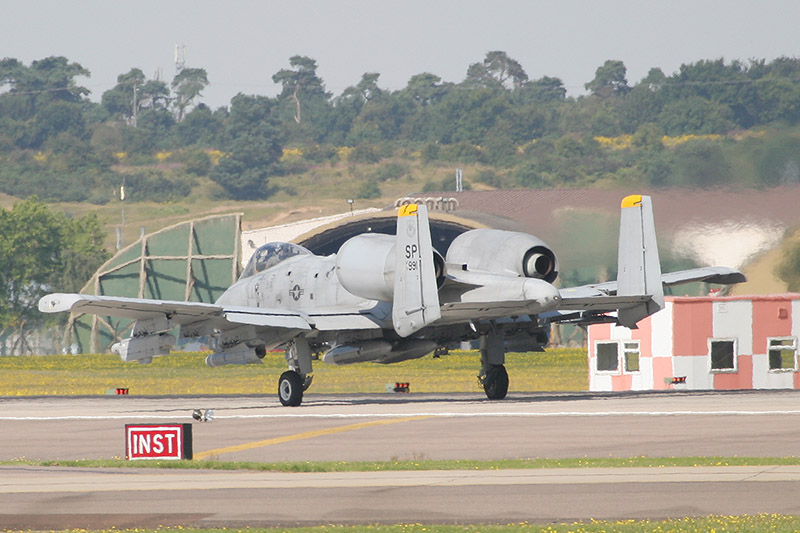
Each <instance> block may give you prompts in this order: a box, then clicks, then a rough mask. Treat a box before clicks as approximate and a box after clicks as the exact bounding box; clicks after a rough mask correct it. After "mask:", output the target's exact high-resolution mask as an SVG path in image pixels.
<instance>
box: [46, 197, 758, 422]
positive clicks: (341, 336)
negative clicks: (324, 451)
mask: <svg viewBox="0 0 800 533" xmlns="http://www.w3.org/2000/svg"><path fill="white" fill-rule="evenodd" d="M618 261H619V265H618V272H619V274H618V279H617V281H616V282H609V283H600V284H594V285H584V286H581V287H575V288H568V289H560V290H559V289H557V288H556V287H555V286H554V285H553V282H554V281H555V280H556V278H557V276H558V259H557V258H556V255H555V253H553V251H552V250H551V249H550V248H549V247H548V246H547V245H546V244H545V243H544V242H542V241H541V240H539V239H537V238H536V237H534V236H532V235H528V234H526V233H519V232H511V231H501V230H494V229H476V230H470V231H467V232H465V233H463V234H461V235H459V236H458V237H456V239H455V240H453V242H452V244H451V245H450V247H449V249H448V250H447V256H446V257H442V256H441V255H440V254H439V253H437V252H436V251H435V250H434V249H433V247H432V245H431V235H430V227H429V224H428V214H427V209H426V207H425V206H424V205H422V204H419V205H414V204H412V205H406V206H403V207H402V208H401V209H400V210H399V213H398V217H397V232H396V235H394V236H393V235H380V234H361V235H357V236H355V237H352V238H351V239H349V240H348V241H347V242H345V243H344V244H343V245H342V247H341V248H340V249H339V252H338V253H337V254H335V255H331V256H328V257H320V256H316V255H314V254H312V253H311V252H309V251H308V250H306V249H305V248H303V247H301V246H298V245H296V244H291V243H270V244H266V245H264V246H262V247H261V248H259V249H258V250H257V251H256V252H255V254H254V255H253V257H252V258H251V259H250V262H249V263H248V264H247V266H246V267H245V269H244V271H243V272H242V275H241V277H240V278H239V280H238V281H237V282H236V283H234V284H233V285H232V286H231V287H230V288H229V289H228V290H227V291H226V292H225V293H224V294H223V295H222V296H221V297H220V298H219V300H217V302H216V303H214V304H207V303H193V302H178V301H162V300H149V299H139V298H122V297H113V296H92V295H84V294H50V295H47V296H45V297H43V298H42V299H41V300H40V301H39V309H40V310H41V311H43V312H46V313H56V312H65V311H71V312H80V313H90V314H97V315H103V316H113V317H122V318H128V319H133V320H135V324H134V326H133V330H132V331H133V332H132V335H131V337H130V338H128V339H124V340H122V341H121V342H119V343H116V344H115V345H114V346H113V347H112V351H113V352H115V353H117V354H118V355H119V356H120V358H121V359H122V360H123V361H138V362H139V363H149V362H150V361H152V358H153V357H155V356H159V355H165V354H168V353H169V352H170V348H171V347H172V346H174V345H175V343H176V338H175V336H174V335H173V334H172V332H173V331H174V329H175V327H176V326H180V336H181V337H184V338H189V337H198V336H206V337H208V338H210V339H211V340H212V344H213V345H214V347H215V349H214V353H212V354H211V355H209V356H208V358H207V359H206V363H207V364H208V365H209V366H221V365H228V364H246V363H260V362H261V359H262V358H263V357H264V356H265V355H266V353H267V351H268V350H273V349H276V348H283V349H285V350H286V351H285V357H286V362H287V363H288V367H289V370H287V371H286V372H284V373H283V374H282V375H281V377H280V379H279V381H278V397H279V399H280V401H281V403H282V404H283V405H288V406H296V405H300V403H301V402H302V399H303V392H304V391H305V390H306V389H307V388H308V387H309V385H310V384H311V379H312V361H313V360H314V358H315V356H317V357H321V359H322V360H323V361H324V362H325V363H330V364H334V365H346V364H350V363H358V362H367V361H370V362H375V363H395V362H398V361H404V360H407V359H414V358H418V357H422V356H424V355H426V354H428V353H430V352H432V351H435V350H446V349H447V348H448V347H451V346H454V345H458V344H459V343H460V342H462V341H471V340H478V341H479V343H480V353H481V370H480V374H479V378H480V380H481V383H482V384H483V387H484V390H485V392H486V395H487V397H489V398H490V399H501V398H504V397H505V396H506V393H507V391H508V374H507V372H506V369H505V367H504V363H505V351H506V349H507V347H511V346H513V347H515V348H516V349H517V350H519V348H520V347H526V348H531V347H536V346H543V345H544V344H546V343H547V336H548V332H549V325H550V323H551V322H573V323H579V324H588V323H595V322H615V323H619V324H621V325H624V326H628V327H631V328H634V327H636V323H637V322H638V321H639V320H641V319H643V318H645V317H646V316H649V315H651V314H652V313H655V312H656V311H658V310H659V309H661V308H662V307H663V306H664V292H663V287H664V286H668V285H674V284H679V283H687V282H691V281H707V282H711V283H720V284H730V283H738V282H741V281H744V276H743V275H742V274H741V273H740V272H738V271H736V270H733V269H729V268H724V267H708V268H699V269H693V270H686V271H681V272H675V273H671V274H666V275H663V276H662V274H661V267H660V264H659V259H658V249H657V246H656V234H655V226H654V224H653V213H652V204H651V199H650V197H648V196H640V195H633V196H628V197H626V198H625V199H623V201H622V213H621V219H620V238H619V256H618Z"/></svg>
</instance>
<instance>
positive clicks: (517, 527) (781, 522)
mask: <svg viewBox="0 0 800 533" xmlns="http://www.w3.org/2000/svg"><path fill="white" fill-rule="evenodd" d="M798 530H800V516H786V515H774V514H759V515H744V516H706V517H699V518H678V519H672V520H621V521H617V522H611V521H603V520H592V521H588V522H573V523H569V524H530V523H528V522H520V523H514V524H471V525H439V524H398V525H364V526H339V525H327V526H317V527H298V528H285V527H281V528H247V529H245V530H244V531H248V532H250V533H278V532H285V533H331V532H334V533H360V532H369V533H511V532H517V531H519V532H524V533H545V532H546V533H633V532H659V533H664V532H675V533H684V532H685V533H695V532H697V533H700V532H703V533H707V532H714V531H728V532H749V531H770V532H776V533H784V532H785V533H789V532H795V531H798ZM70 531H76V530H70ZM80 531H81V532H82V533H90V532H89V531H87V530H80ZM103 531H109V532H113V533H128V532H136V533H148V532H150V531H181V532H185V531H195V532H198V533H216V532H220V533H222V532H225V533H227V532H231V531H242V530H241V529H190V528H185V527H174V528H160V529H158V530H149V529H138V528H137V529H109V530H103Z"/></svg>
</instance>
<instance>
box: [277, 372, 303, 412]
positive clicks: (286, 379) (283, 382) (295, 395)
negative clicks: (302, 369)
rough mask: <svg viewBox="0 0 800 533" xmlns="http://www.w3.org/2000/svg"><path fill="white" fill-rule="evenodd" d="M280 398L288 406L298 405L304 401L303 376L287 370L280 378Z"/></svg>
mask: <svg viewBox="0 0 800 533" xmlns="http://www.w3.org/2000/svg"><path fill="white" fill-rule="evenodd" d="M278 399H279V400H280V401H281V404H283V405H285V406H287V407H297V406H298V405H300V403H301V402H302V401H303V378H302V377H301V376H300V374H298V373H297V372H295V371H294V370H287V371H286V372H284V373H283V374H281V377H280V379H278Z"/></svg>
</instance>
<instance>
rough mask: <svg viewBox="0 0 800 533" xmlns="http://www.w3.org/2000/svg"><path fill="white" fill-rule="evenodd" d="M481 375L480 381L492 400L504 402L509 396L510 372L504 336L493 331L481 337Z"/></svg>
mask: <svg viewBox="0 0 800 533" xmlns="http://www.w3.org/2000/svg"><path fill="white" fill-rule="evenodd" d="M480 342H481V373H480V374H479V375H478V381H480V383H481V385H483V391H484V392H485V393H486V397H487V398H489V399H490V400H502V399H503V398H505V397H506V394H508V372H506V367H505V366H504V364H505V362H506V354H505V346H504V339H503V334H502V333H499V332H498V331H496V330H495V329H492V330H491V331H489V332H488V333H486V334H485V335H481V340H480Z"/></svg>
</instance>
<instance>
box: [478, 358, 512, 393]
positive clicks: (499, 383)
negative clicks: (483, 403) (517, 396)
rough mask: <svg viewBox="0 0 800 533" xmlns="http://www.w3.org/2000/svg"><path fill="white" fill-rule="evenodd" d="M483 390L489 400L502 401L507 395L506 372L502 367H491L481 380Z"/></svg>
mask: <svg viewBox="0 0 800 533" xmlns="http://www.w3.org/2000/svg"><path fill="white" fill-rule="evenodd" d="M483 390H484V392H486V397H487V398H489V399H490V400H502V399H503V398H505V397H506V394H508V372H506V367H505V366H503V365H492V367H491V368H490V369H489V371H488V372H487V373H486V377H485V378H484V379H483Z"/></svg>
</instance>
